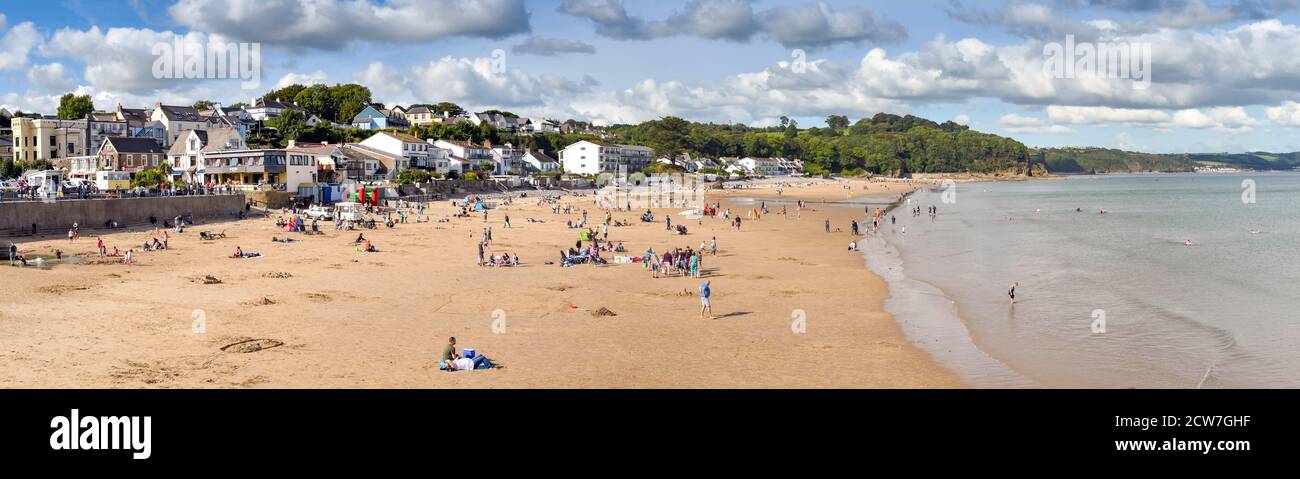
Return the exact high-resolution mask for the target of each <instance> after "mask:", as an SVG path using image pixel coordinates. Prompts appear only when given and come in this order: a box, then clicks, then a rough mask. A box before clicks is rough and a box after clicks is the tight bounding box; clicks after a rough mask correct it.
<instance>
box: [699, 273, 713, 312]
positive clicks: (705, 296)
mask: <svg viewBox="0 0 1300 479" xmlns="http://www.w3.org/2000/svg"><path fill="white" fill-rule="evenodd" d="M712 295H713V290H712V289H710V288H709V282H708V281H705V282H704V284H701V285H700V319H717V318H715V317H714V316H713V305H712V304H711V303H710V302H709V297H710V296H712ZM706 311H707V312H708V313H709V316H708V317H707V318H706V317H704V313H705V312H706Z"/></svg>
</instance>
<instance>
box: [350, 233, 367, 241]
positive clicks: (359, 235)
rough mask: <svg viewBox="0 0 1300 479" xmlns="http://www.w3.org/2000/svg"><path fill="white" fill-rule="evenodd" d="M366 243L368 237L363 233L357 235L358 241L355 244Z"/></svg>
mask: <svg viewBox="0 0 1300 479" xmlns="http://www.w3.org/2000/svg"><path fill="white" fill-rule="evenodd" d="M365 242H366V235H365V234H362V233H357V240H356V241H353V243H365Z"/></svg>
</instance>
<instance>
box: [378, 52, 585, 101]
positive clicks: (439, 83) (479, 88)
mask: <svg viewBox="0 0 1300 479" xmlns="http://www.w3.org/2000/svg"><path fill="white" fill-rule="evenodd" d="M353 79H354V80H356V81H359V82H363V83H365V84H366V85H367V86H369V87H370V88H371V90H372V92H374V93H375V96H376V98H378V99H382V100H383V101H386V102H388V103H410V102H438V101H451V102H459V103H462V104H463V105H464V106H467V107H472V106H478V107H501V108H515V107H532V108H536V109H537V110H539V111H538V113H546V111H545V110H546V109H545V108H542V106H543V105H554V104H557V102H558V101H559V99H561V98H569V97H572V96H575V95H577V94H581V93H587V92H589V91H590V89H591V87H592V86H594V84H595V80H593V79H591V78H590V77H584V78H583V79H581V80H570V79H566V78H563V77H558V76H553V75H529V74H527V73H524V72H522V71H519V70H516V69H505V68H500V67H499V64H498V63H497V62H496V60H494V59H492V58H454V57H444V58H441V59H438V60H434V61H430V62H428V63H426V64H417V65H412V66H410V67H409V68H407V69H405V70H401V69H398V68H396V67H392V66H388V65H386V64H384V63H382V62H372V63H370V64H369V65H367V67H366V68H365V69H364V70H361V71H358V72H356V73H355V74H354V75H353Z"/></svg>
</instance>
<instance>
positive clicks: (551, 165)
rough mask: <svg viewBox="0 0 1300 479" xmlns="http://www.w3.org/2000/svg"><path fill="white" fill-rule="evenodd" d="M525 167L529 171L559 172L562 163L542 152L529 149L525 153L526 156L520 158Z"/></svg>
mask: <svg viewBox="0 0 1300 479" xmlns="http://www.w3.org/2000/svg"><path fill="white" fill-rule="evenodd" d="M520 159H521V160H523V165H526V166H525V168H526V169H528V170H533V171H539V172H543V173H545V172H550V171H557V170H559V169H560V162H559V161H556V160H555V158H551V157H550V156H548V155H547V154H546V152H544V151H542V150H533V149H528V150H525V151H524V156H522V157H520Z"/></svg>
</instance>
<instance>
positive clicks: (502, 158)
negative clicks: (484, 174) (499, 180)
mask: <svg viewBox="0 0 1300 479" xmlns="http://www.w3.org/2000/svg"><path fill="white" fill-rule="evenodd" d="M523 156H524V150H521V149H519V148H515V147H514V145H511V144H510V143H506V144H504V145H498V146H494V147H492V161H494V162H496V164H497V171H495V172H493V173H495V174H498V175H518V174H522V167H521V166H520V162H521V161H523Z"/></svg>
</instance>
